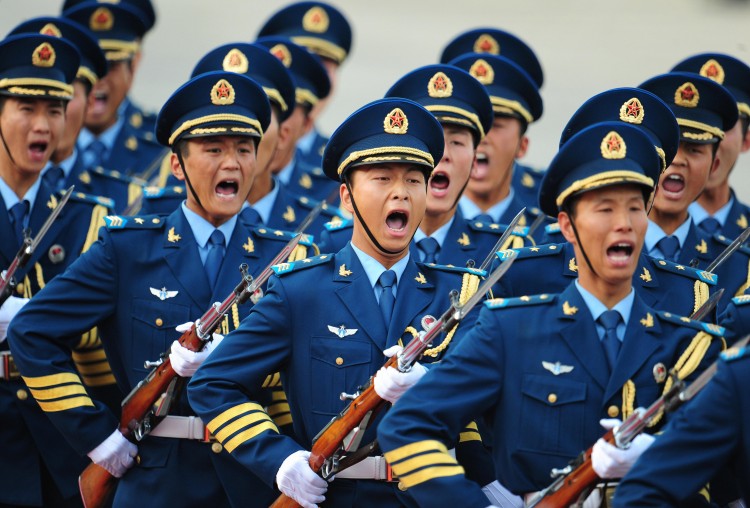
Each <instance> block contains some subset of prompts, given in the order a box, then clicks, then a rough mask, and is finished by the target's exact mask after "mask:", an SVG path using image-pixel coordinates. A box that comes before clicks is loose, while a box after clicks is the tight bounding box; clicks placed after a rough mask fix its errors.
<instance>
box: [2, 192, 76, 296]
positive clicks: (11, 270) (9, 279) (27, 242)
mask: <svg viewBox="0 0 750 508" xmlns="http://www.w3.org/2000/svg"><path fill="white" fill-rule="evenodd" d="M73 187H74V186H73V185H71V186H70V187H69V188H68V189H67V190H66V191H65V192H64V193H63V195H62V197H61V198H60V201H58V203H57V206H56V207H55V208H54V210H52V213H50V214H49V217H47V220H46V221H44V224H42V227H41V228H40V229H39V232H38V233H37V234H36V237H34V239H33V240H32V239H31V238H29V237H28V235H24V239H23V242H21V248H20V249H18V254H16V257H15V258H14V259H13V261H12V262H11V263H10V266H9V267H8V269H7V270H5V272H3V273H0V305H2V304H3V303H5V300H7V299H8V297H9V296H10V295H11V293H12V292H13V288H14V287H15V285H16V282H15V280H14V279H13V276H14V275H15V274H16V272H17V271H18V270H19V269H20V268H23V267H24V266H26V263H28V262H29V259H31V256H32V255H33V254H34V251H35V250H36V248H37V247H39V243H40V242H41V241H42V239H43V238H44V235H46V234H47V231H49V228H50V227H52V223H53V222H55V219H57V216H58V215H60V212H62V209H63V207H64V206H65V204H66V203H67V202H68V199H70V195H71V194H73Z"/></svg>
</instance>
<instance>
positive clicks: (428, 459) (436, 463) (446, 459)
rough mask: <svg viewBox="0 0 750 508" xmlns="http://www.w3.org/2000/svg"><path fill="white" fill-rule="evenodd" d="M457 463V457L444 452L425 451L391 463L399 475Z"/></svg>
mask: <svg viewBox="0 0 750 508" xmlns="http://www.w3.org/2000/svg"><path fill="white" fill-rule="evenodd" d="M455 465H458V462H456V459H454V458H453V457H451V456H450V455H448V454H447V453H443V452H430V453H423V454H421V455H416V456H414V457H412V458H409V459H406V460H403V461H401V462H398V463H396V464H391V466H393V471H394V472H395V473H396V474H398V476H399V477H401V476H403V475H409V474H412V473H414V472H415V471H417V470H418V469H424V468H426V467H445V466H455Z"/></svg>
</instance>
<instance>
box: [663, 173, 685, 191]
mask: <svg viewBox="0 0 750 508" xmlns="http://www.w3.org/2000/svg"><path fill="white" fill-rule="evenodd" d="M661 188H662V189H664V191H665V192H667V193H670V194H679V193H681V192H682V191H683V190H685V178H684V177H683V176H682V175H678V174H676V173H673V174H671V175H668V176H666V177H664V180H663V181H662V183H661Z"/></svg>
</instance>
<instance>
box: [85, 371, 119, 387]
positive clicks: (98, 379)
mask: <svg viewBox="0 0 750 508" xmlns="http://www.w3.org/2000/svg"><path fill="white" fill-rule="evenodd" d="M83 382H84V383H86V386H106V385H113V384H116V383H117V381H115V376H114V374H112V373H111V372H109V373H107V374H105V375H103V376H83Z"/></svg>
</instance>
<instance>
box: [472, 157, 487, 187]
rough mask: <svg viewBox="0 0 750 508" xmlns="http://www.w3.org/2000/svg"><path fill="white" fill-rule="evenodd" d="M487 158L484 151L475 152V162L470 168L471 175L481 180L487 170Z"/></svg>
mask: <svg viewBox="0 0 750 508" xmlns="http://www.w3.org/2000/svg"><path fill="white" fill-rule="evenodd" d="M489 162H490V161H489V158H488V157H487V154H486V153H483V152H477V162H476V164H474V167H473V168H472V169H471V177H472V178H474V179H475V180H482V179H484V178H485V177H486V176H487V172H488V171H489Z"/></svg>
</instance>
